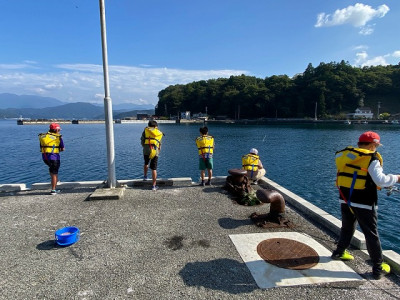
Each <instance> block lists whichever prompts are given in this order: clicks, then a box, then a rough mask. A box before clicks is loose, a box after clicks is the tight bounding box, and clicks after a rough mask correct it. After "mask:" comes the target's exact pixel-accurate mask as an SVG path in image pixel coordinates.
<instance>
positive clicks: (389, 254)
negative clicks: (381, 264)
mask: <svg viewBox="0 0 400 300" xmlns="http://www.w3.org/2000/svg"><path fill="white" fill-rule="evenodd" d="M383 259H384V261H385V262H387V263H388V264H389V265H390V267H391V270H392V272H393V273H396V274H398V275H399V274H400V254H398V253H396V252H394V251H393V250H384V251H383Z"/></svg>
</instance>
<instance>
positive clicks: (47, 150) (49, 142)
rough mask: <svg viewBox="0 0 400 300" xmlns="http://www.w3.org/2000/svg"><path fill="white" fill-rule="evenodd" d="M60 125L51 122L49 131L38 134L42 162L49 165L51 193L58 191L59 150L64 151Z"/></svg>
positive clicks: (54, 193)
mask: <svg viewBox="0 0 400 300" xmlns="http://www.w3.org/2000/svg"><path fill="white" fill-rule="evenodd" d="M60 130H61V127H60V125H59V124H57V123H51V124H50V128H49V131H48V132H46V133H40V134H39V142H40V152H42V159H43V162H44V163H45V164H46V165H48V166H49V173H50V178H51V191H50V194H51V195H56V194H58V193H59V192H60V191H59V190H56V186H57V182H58V170H59V168H60V152H62V151H64V141H63V139H62V136H61V134H60Z"/></svg>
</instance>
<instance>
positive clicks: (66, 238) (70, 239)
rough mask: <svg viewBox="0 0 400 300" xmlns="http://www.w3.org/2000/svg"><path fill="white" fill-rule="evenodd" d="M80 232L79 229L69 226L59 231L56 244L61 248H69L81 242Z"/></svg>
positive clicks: (56, 234)
mask: <svg viewBox="0 0 400 300" xmlns="http://www.w3.org/2000/svg"><path fill="white" fill-rule="evenodd" d="M79 236H80V231H79V229H78V228H77V227H74V226H69V227H64V228H61V229H58V230H57V231H56V233H55V237H56V242H57V244H58V245H60V246H69V245H72V244H74V243H76V242H77V241H79Z"/></svg>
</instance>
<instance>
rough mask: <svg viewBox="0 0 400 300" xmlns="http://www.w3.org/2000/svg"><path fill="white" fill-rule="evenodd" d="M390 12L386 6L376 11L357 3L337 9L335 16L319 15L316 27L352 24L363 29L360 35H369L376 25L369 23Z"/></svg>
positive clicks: (379, 7) (381, 6)
mask: <svg viewBox="0 0 400 300" xmlns="http://www.w3.org/2000/svg"><path fill="white" fill-rule="evenodd" d="M389 10H390V9H389V7H388V6H387V5H386V4H383V5H380V6H378V7H377V8H376V9H374V8H372V7H371V6H370V5H365V4H362V3H356V4H355V5H354V6H353V5H350V6H348V7H346V8H343V9H337V10H336V11H335V12H334V13H333V14H326V13H320V14H318V16H317V23H316V24H315V25H314V26H315V27H327V26H338V25H344V24H350V25H352V26H354V27H358V28H361V30H360V34H363V35H369V34H372V32H373V30H374V29H373V26H374V25H368V26H367V23H368V22H370V21H371V20H373V19H375V18H383V17H384V16H385V15H386V14H387V13H388V12H389Z"/></svg>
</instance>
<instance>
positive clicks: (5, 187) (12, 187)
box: [0, 183, 26, 192]
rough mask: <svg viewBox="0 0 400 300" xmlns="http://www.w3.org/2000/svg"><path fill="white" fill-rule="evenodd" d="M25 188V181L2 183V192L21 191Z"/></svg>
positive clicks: (0, 189)
mask: <svg viewBox="0 0 400 300" xmlns="http://www.w3.org/2000/svg"><path fill="white" fill-rule="evenodd" d="M25 190H26V184H25V183H11V184H0V192H20V191H25Z"/></svg>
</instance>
